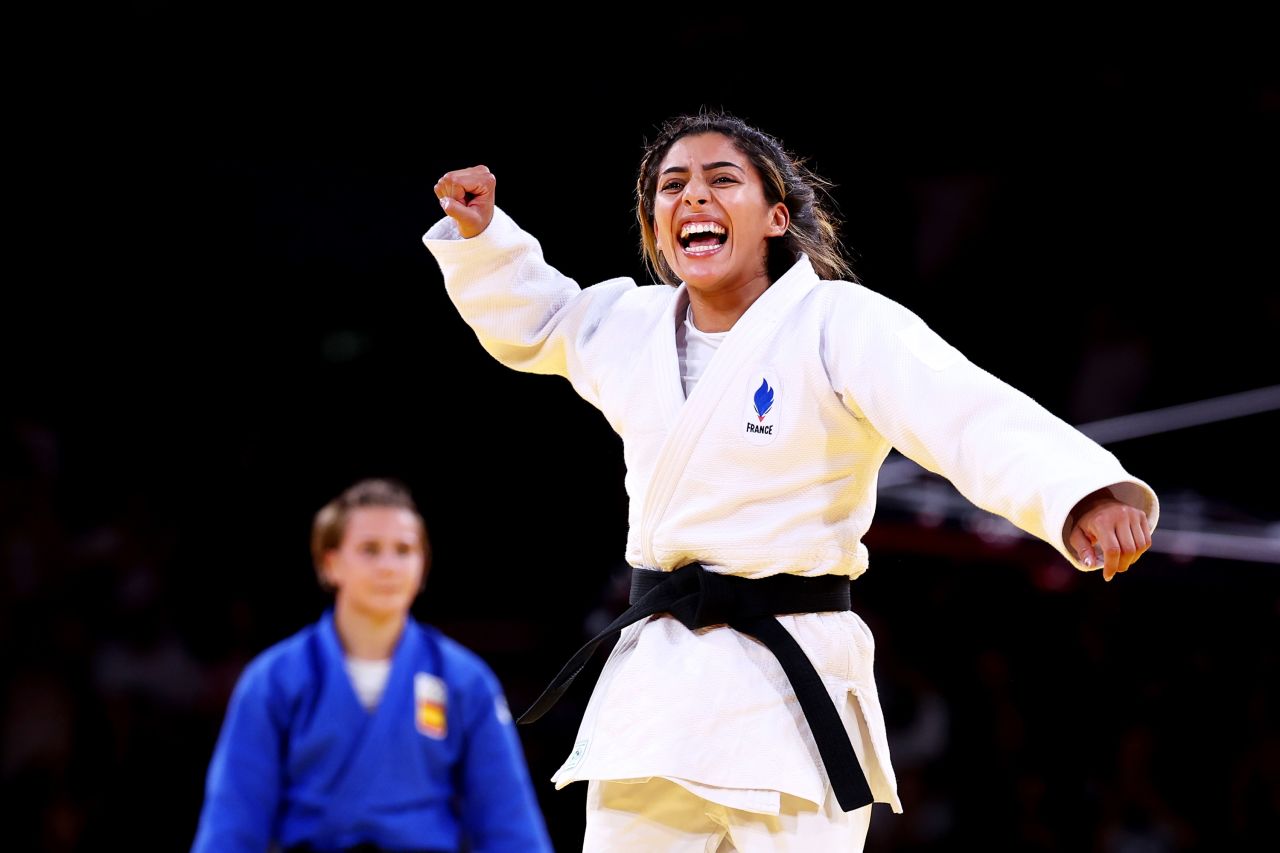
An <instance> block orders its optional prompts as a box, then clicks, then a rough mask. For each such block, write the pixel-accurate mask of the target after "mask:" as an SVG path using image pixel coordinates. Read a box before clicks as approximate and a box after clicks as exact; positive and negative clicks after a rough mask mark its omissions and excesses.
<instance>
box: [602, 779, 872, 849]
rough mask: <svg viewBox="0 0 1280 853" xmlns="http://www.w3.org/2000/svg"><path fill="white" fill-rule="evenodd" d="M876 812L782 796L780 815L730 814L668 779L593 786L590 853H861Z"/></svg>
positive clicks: (829, 801) (732, 811) (831, 796)
mask: <svg viewBox="0 0 1280 853" xmlns="http://www.w3.org/2000/svg"><path fill="white" fill-rule="evenodd" d="M870 825H871V806H864V807H862V808H860V809H857V810H856V811H852V812H844V811H842V810H841V809H840V804H839V803H838V802H836V798H835V795H834V794H833V793H831V792H828V794H827V801H826V803H824V804H823V807H822V808H821V809H819V808H818V807H816V806H815V805H814V804H813V803H810V802H808V801H807V800H802V799H800V798H798V797H792V796H790V795H788V794H782V795H781V800H780V804H779V812H778V814H776V815H772V814H761V813H758V812H750V811H744V810H742V809H734V808H729V807H728V806H724V805H721V804H719V803H714V802H711V801H710V800H705V799H703V798H702V797H699V796H697V795H696V794H694V793H692V792H691V791H689V790H687V789H685V788H683V787H681V786H680V785H677V784H676V783H675V782H672V781H670V780H667V779H662V778H653V779H649V780H647V781H643V782H611V781H598V780H595V779H593V780H591V781H589V782H588V783H587V831H586V835H585V837H584V838H583V842H582V850H583V853H630V851H635V853H655V851H660V853H732V851H740V853H765V852H766V851H768V853H773V851H803V853H814V851H827V850H832V851H850V853H860V851H861V850H862V848H863V845H864V844H865V842H866V839H867V829H868V827H869V826H870Z"/></svg>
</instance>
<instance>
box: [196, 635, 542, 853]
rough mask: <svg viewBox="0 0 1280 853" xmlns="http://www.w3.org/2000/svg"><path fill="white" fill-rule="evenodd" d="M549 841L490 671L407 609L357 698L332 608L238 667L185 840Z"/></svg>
mask: <svg viewBox="0 0 1280 853" xmlns="http://www.w3.org/2000/svg"><path fill="white" fill-rule="evenodd" d="M464 836H465V838H466V839H467V843H468V845H469V849H470V850H471V851H474V853H488V851H520V853H529V851H544V850H545V851H550V850H551V843H550V841H549V839H548V837H547V831H546V827H545V825H544V823H543V819H542V814H541V812H540V811H539V810H538V803H537V799H536V797H535V796H534V793H533V789H532V786H531V784H530V782H529V774H528V770H527V768H526V767H525V763H524V755H523V753H522V751H521V746H520V741H519V739H518V738H517V736H516V733H515V728H514V726H513V725H512V722H511V715H510V713H509V712H508V710H507V706H506V701H505V699H504V698H503V695H502V689H501V687H500V685H499V684H498V680H497V678H496V677H495V676H494V674H493V672H492V671H491V670H490V669H489V667H488V666H486V665H485V663H484V662H483V661H482V660H481V659H480V658H479V657H478V656H477V655H475V654H474V653H473V652H471V651H469V650H468V649H466V648H464V647H463V646H461V645H459V644H458V643H456V642H454V641H452V640H450V639H449V638H448V637H445V636H444V635H443V634H441V633H440V632H439V631H437V630H435V629H434V628H431V627H429V626H426V625H422V624H419V623H417V622H415V621H414V620H412V619H410V620H409V621H408V622H407V623H406V624H405V630H404V633H403V635H402V636H401V638H400V642H399V644H398V645H397V647H396V651H395V654H394V656H393V657H392V662H391V672H390V675H389V677H388V680H387V685H386V691H385V692H384V694H383V696H382V700H381V702H380V703H379V704H378V706H377V708H376V709H375V710H374V711H373V712H372V713H371V712H369V711H367V710H365V708H364V706H362V705H361V704H360V700H359V699H358V698H357V697H356V694H355V691H354V689H353V688H352V685H351V680H350V678H349V676H348V674H347V671H346V669H345V666H344V654H343V650H342V645H341V643H340V642H339V640H338V633H337V630H336V628H335V626H334V622H333V613H332V611H330V612H328V613H326V614H325V616H324V617H323V618H322V619H321V620H320V621H319V622H317V623H315V624H314V625H311V626H308V627H307V628H305V629H303V630H302V631H300V632H298V633H297V634H295V635H293V636H292V637H290V638H288V639H286V640H284V641H282V642H280V643H278V644H276V645H275V646H272V647H271V648H270V649H268V650H267V651H265V652H263V653H262V654H261V655H259V656H258V657H256V658H255V659H254V660H253V661H252V662H251V663H250V664H249V666H248V667H246V668H245V671H244V673H243V674H242V675H241V677H240V680H239V682H238V683H237V684H236V688H235V691H234V693H233V694H232V697H231V702H230V705H229V707H228V709H227V716H226V719H225V721H224V722H223V726H222V732H221V734H220V735H219V737H218V743H217V747H216V748H215V750H214V754H213V759H212V761H211V762H210V764H209V774H208V780H207V783H206V788H205V801H204V808H203V810H202V812H201V815H200V825H199V828H198V830H197V833H196V839H195V843H194V845H193V848H192V849H193V851H197V853H206V851H208V852H209V853H227V851H250V850H252V851H256V853H262V851H266V850H268V849H269V848H270V847H271V845H272V843H275V844H277V845H279V846H280V847H282V848H285V849H288V848H290V847H295V846H303V847H309V848H311V849H314V850H316V851H332V850H343V849H346V848H349V847H354V846H356V845H359V844H372V845H375V846H377V847H380V848H383V849H386V850H430V851H435V850H448V851H452V850H457V849H458V847H459V845H460V840H461V839H462V838H463V837H464Z"/></svg>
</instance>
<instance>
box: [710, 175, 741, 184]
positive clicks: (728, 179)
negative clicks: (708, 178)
mask: <svg viewBox="0 0 1280 853" xmlns="http://www.w3.org/2000/svg"><path fill="white" fill-rule="evenodd" d="M721 181H724V182H725V183H726V184H736V183H737V181H736V180H734V179H733V178H731V177H729V176H728V175H720V176H719V177H717V178H716V179H715V180H714V181H712V182H711V183H713V184H718V183H720V182H721Z"/></svg>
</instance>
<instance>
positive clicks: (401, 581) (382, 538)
mask: <svg viewBox="0 0 1280 853" xmlns="http://www.w3.org/2000/svg"><path fill="white" fill-rule="evenodd" d="M425 564H426V557H425V551H424V548H423V542H422V528H421V526H420V525H419V523H418V517H417V516H416V515H414V514H413V513H412V512H410V511H409V510H407V509H400V508H398V507H382V506H371V507H362V508H360V509H357V510H354V511H353V512H352V513H351V514H350V516H348V518H347V529H346V533H345V535H344V536H343V537H342V543H341V544H340V545H339V546H338V547H337V548H334V549H333V550H332V551H330V552H329V553H328V554H326V555H325V563H324V570H325V577H326V578H327V579H328V581H329V582H330V583H331V584H333V586H334V588H335V589H336V590H337V604H338V607H340V608H351V609H354V610H356V611H359V612H360V613H362V614H364V615H366V616H370V617H374V618H388V617H393V616H397V615H402V614H404V613H407V612H408V610H409V606H410V605H411V604H413V599H414V598H415V597H417V595H418V590H419V589H420V588H421V586H422V573H423V571H424V569H425Z"/></svg>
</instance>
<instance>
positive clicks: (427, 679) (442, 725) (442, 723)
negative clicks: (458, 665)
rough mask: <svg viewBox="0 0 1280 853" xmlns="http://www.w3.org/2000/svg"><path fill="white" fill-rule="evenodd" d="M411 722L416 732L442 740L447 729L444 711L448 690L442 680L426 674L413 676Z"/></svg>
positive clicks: (421, 673)
mask: <svg viewBox="0 0 1280 853" xmlns="http://www.w3.org/2000/svg"><path fill="white" fill-rule="evenodd" d="M413 699H414V702H413V720H414V723H415V724H416V725H417V727H418V731H419V732H421V733H422V734H424V735H426V736H427V737H429V738H435V739H436V740H443V739H444V737H445V735H446V734H448V731H449V728H448V724H447V717H446V714H445V709H446V706H447V704H448V690H447V689H446V688H445V685H444V680H443V679H441V678H437V677H436V676H434V675H431V674H430V673H426V672H419V673H416V674H415V675H414V676H413Z"/></svg>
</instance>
